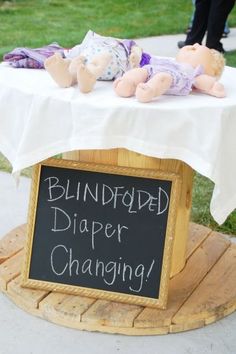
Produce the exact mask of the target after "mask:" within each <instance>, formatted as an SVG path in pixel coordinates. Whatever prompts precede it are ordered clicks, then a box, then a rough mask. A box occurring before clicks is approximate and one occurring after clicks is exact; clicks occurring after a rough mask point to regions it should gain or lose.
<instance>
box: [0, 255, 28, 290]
mask: <svg viewBox="0 0 236 354" xmlns="http://www.w3.org/2000/svg"><path fill="white" fill-rule="evenodd" d="M22 254H23V251H20V252H18V253H17V254H15V255H14V256H13V257H11V258H9V259H7V260H6V261H5V262H4V263H2V264H1V265H0V290H1V291H6V290H7V284H8V283H9V282H10V281H12V280H13V279H14V278H16V277H17V276H18V275H19V274H20V271H21V264H22Z"/></svg>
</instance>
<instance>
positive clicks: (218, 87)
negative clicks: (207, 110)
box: [209, 82, 226, 98]
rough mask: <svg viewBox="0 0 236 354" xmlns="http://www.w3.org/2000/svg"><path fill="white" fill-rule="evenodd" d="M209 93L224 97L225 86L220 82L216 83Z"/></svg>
mask: <svg viewBox="0 0 236 354" xmlns="http://www.w3.org/2000/svg"><path fill="white" fill-rule="evenodd" d="M209 94H210V95H212V96H215V97H218V98H222V97H225V96H226V92H225V88H224V86H223V85H222V84H221V83H219V82H215V83H214V85H213V86H212V88H211V90H210V91H209Z"/></svg>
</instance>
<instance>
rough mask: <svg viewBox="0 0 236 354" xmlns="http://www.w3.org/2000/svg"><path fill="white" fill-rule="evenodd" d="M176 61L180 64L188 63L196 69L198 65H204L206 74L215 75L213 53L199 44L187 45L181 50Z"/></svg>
mask: <svg viewBox="0 0 236 354" xmlns="http://www.w3.org/2000/svg"><path fill="white" fill-rule="evenodd" d="M176 60H177V61H178V62H179V63H188V64H190V65H192V66H193V67H194V68H196V67H197V66H198V65H202V66H203V67H204V72H205V74H208V75H213V74H214V71H213V68H212V61H213V57H212V54H211V51H210V49H209V48H207V47H206V46H204V45H200V44H198V43H195V44H194V45H186V46H185V47H183V48H181V49H180V50H179V52H178V54H177V56H176Z"/></svg>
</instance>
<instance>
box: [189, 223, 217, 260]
mask: <svg viewBox="0 0 236 354" xmlns="http://www.w3.org/2000/svg"><path fill="white" fill-rule="evenodd" d="M211 232H212V230H211V229H209V228H208V227H206V226H203V225H199V224H195V223H193V222H191V223H190V224H189V238H188V242H187V250H186V258H187V259H188V258H189V257H190V256H191V254H193V253H194V251H195V250H196V249H197V248H198V247H199V246H200V245H201V243H202V242H203V241H204V240H205V239H206V238H207V237H208V236H209V234H210V233H211Z"/></svg>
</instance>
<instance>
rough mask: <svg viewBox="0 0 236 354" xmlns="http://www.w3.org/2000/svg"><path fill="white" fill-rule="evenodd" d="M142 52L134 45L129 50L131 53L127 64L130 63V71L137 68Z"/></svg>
mask: <svg viewBox="0 0 236 354" xmlns="http://www.w3.org/2000/svg"><path fill="white" fill-rule="evenodd" d="M142 52H143V50H142V48H140V47H139V46H137V45H134V46H133V47H132V48H131V53H130V56H129V63H130V66H131V68H132V69H133V68H137V67H139V63H140V61H141V58H142Z"/></svg>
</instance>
